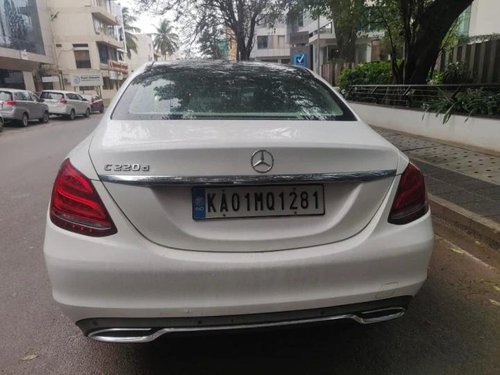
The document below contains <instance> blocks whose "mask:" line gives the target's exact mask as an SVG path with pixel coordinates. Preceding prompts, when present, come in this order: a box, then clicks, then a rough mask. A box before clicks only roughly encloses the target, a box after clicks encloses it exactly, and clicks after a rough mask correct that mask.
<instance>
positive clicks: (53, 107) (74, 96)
mask: <svg viewBox="0 0 500 375" xmlns="http://www.w3.org/2000/svg"><path fill="white" fill-rule="evenodd" d="M44 93H54V94H60V95H63V96H64V98H63V99H64V100H65V101H66V102H65V103H63V102H61V101H60V100H56V99H50V98H44ZM41 97H42V99H43V101H44V103H45V104H47V106H48V107H49V113H50V114H53V115H64V116H70V115H71V113H72V111H73V112H74V114H75V116H86V115H87V114H90V112H91V110H90V102H89V101H85V100H83V97H82V96H81V95H80V94H78V93H76V92H73V91H63V90H44V91H43V92H42V94H41Z"/></svg>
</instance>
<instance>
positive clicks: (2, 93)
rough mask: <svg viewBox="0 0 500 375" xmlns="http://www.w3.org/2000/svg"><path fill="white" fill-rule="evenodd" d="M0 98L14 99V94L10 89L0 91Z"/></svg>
mask: <svg viewBox="0 0 500 375" xmlns="http://www.w3.org/2000/svg"><path fill="white" fill-rule="evenodd" d="M0 100H12V94H11V93H10V92H8V91H0Z"/></svg>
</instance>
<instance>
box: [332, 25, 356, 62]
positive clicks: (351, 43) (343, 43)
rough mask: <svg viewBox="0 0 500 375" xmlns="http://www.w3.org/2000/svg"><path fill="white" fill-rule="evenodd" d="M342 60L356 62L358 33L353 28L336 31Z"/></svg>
mask: <svg viewBox="0 0 500 375" xmlns="http://www.w3.org/2000/svg"><path fill="white" fill-rule="evenodd" d="M335 36H336V38H337V46H338V49H339V56H340V58H342V59H344V60H345V61H346V62H356V31H355V30H354V29H352V28H339V29H335Z"/></svg>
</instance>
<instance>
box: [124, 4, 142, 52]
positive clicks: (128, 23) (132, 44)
mask: <svg viewBox="0 0 500 375" xmlns="http://www.w3.org/2000/svg"><path fill="white" fill-rule="evenodd" d="M122 17H123V30H124V31H125V43H126V45H127V56H128V58H129V59H130V57H131V56H132V51H134V52H135V53H137V37H136V36H135V35H134V34H137V33H140V32H141V29H139V28H138V27H135V26H134V25H133V24H134V23H135V22H137V17H136V16H134V15H132V14H131V13H130V9H129V8H127V7H124V8H122Z"/></svg>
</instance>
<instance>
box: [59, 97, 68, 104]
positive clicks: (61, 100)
mask: <svg viewBox="0 0 500 375" xmlns="http://www.w3.org/2000/svg"><path fill="white" fill-rule="evenodd" d="M59 103H61V104H66V103H67V101H66V99H64V98H62V99H59Z"/></svg>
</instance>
